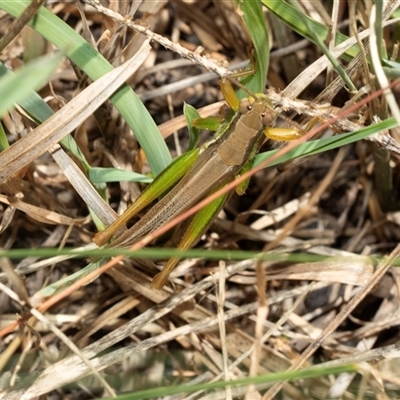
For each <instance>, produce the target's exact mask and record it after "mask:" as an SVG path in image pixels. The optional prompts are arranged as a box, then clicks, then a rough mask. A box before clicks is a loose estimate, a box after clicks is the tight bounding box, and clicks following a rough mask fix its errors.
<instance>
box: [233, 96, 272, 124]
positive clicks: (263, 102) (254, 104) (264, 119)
mask: <svg viewBox="0 0 400 400" xmlns="http://www.w3.org/2000/svg"><path fill="white" fill-rule="evenodd" d="M239 112H240V113H241V114H242V115H249V116H250V115H251V116H254V117H253V118H256V116H258V118H257V119H258V123H261V124H262V125H263V126H264V127H266V126H269V125H271V123H272V122H273V121H274V119H275V111H274V109H273V107H272V103H271V101H270V99H269V98H268V97H267V95H265V94H264V93H258V94H256V95H254V97H253V96H251V97H246V98H244V99H242V100H241V101H240V104H239ZM254 122H255V121H254ZM254 128H255V127H254ZM260 128H261V127H260Z"/></svg>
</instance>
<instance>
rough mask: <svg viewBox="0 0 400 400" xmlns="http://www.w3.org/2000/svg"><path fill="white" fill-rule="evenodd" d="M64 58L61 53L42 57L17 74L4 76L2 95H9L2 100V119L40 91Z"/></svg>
mask: <svg viewBox="0 0 400 400" xmlns="http://www.w3.org/2000/svg"><path fill="white" fill-rule="evenodd" d="M61 58H62V54H61V53H55V54H52V55H47V56H43V57H40V58H38V59H36V60H34V61H31V62H29V63H28V64H26V65H24V66H23V67H21V68H19V69H18V70H17V71H16V72H15V74H4V75H2V77H1V80H0V93H7V96H2V98H1V100H0V117H1V116H3V115H4V113H6V112H7V111H8V110H10V109H11V108H13V107H14V104H15V103H18V102H20V101H21V100H23V99H24V98H26V97H27V96H28V95H29V92H30V91H31V90H36V89H39V88H40V87H41V86H43V84H44V83H45V82H46V80H47V79H48V78H49V76H50V75H51V74H52V73H53V72H54V71H55V69H56V68H57V66H58V64H59V63H60V61H61Z"/></svg>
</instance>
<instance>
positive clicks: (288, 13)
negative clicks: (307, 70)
mask: <svg viewBox="0 0 400 400" xmlns="http://www.w3.org/2000/svg"><path fill="white" fill-rule="evenodd" d="M261 1H262V3H263V4H264V6H265V7H267V8H268V10H270V11H271V12H273V13H274V14H275V15H276V16H277V17H278V18H279V19H280V20H281V21H282V22H284V23H285V24H286V25H287V26H288V27H289V28H291V29H293V30H294V31H295V32H297V33H298V34H299V35H301V36H303V37H304V38H306V39H308V40H310V41H311V42H313V43H314V39H313V37H312V35H310V31H309V29H308V27H307V26H306V25H305V24H304V22H303V18H302V16H301V15H299V11H297V10H296V9H295V8H294V7H292V6H291V5H289V4H288V3H286V2H285V1H276V0H261ZM305 18H307V20H308V21H309V25H310V27H311V28H312V31H313V32H314V34H315V35H318V37H319V38H320V39H321V40H325V38H326V37H327V35H328V27H327V26H325V25H322V24H320V23H319V22H317V21H314V20H313V19H311V18H309V17H307V16H306V17H305ZM347 39H348V37H347V36H346V35H343V34H341V33H340V32H337V34H336V45H338V44H340V43H342V42H344V41H345V40H347ZM358 52H359V47H358V46H357V45H354V46H353V47H351V48H350V49H349V50H347V51H346V53H345V54H344V56H346V58H347V59H348V60H350V59H352V58H354V57H355V56H356V55H357V54H358Z"/></svg>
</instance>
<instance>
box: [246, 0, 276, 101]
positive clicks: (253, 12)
mask: <svg viewBox="0 0 400 400" xmlns="http://www.w3.org/2000/svg"><path fill="white" fill-rule="evenodd" d="M239 5H240V9H241V11H242V12H243V21H244V23H245V25H246V27H247V31H248V33H249V35H250V39H251V41H252V43H253V46H254V49H255V53H256V59H255V62H256V65H255V68H256V71H255V73H254V75H251V76H249V77H248V78H245V79H243V80H242V83H243V84H244V85H245V86H246V87H247V89H249V90H250V91H251V92H253V93H260V92H264V89H265V85H266V83H267V72H268V66H269V56H270V48H269V37H268V30H267V27H266V25H265V19H264V14H263V11H262V8H261V2H260V1H240V2H239ZM246 96H248V95H247V94H246Z"/></svg>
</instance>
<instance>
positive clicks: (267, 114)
mask: <svg viewBox="0 0 400 400" xmlns="http://www.w3.org/2000/svg"><path fill="white" fill-rule="evenodd" d="M260 118H261V123H262V124H263V125H264V126H267V125H270V124H271V122H272V120H273V119H274V115H273V113H272V112H271V111H264V112H262V113H261V114H260Z"/></svg>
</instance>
